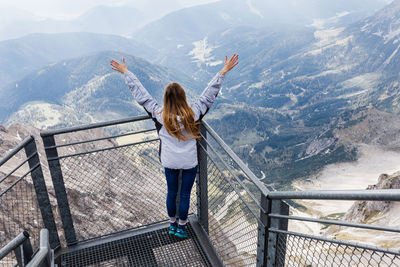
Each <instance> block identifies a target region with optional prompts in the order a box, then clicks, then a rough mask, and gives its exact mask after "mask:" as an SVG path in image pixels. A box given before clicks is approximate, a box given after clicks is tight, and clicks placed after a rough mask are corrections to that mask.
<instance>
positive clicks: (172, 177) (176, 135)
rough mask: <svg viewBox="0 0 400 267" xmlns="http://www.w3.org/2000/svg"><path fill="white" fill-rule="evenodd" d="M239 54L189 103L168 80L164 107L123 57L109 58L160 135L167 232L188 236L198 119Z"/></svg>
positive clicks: (226, 63) (228, 61) (181, 236)
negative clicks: (179, 189)
mask: <svg viewBox="0 0 400 267" xmlns="http://www.w3.org/2000/svg"><path fill="white" fill-rule="evenodd" d="M238 58H239V56H238V55H236V54H234V55H233V56H232V57H231V59H230V60H228V58H227V57H225V65H224V67H223V68H222V70H221V71H220V72H219V73H217V74H216V75H215V76H214V78H213V79H212V80H211V82H210V83H209V84H208V86H207V87H206V89H205V90H204V91H203V93H202V94H201V95H200V97H199V98H198V99H197V100H196V102H195V103H194V104H193V105H192V106H189V105H188V103H187V101H186V94H185V90H184V89H183V88H182V86H181V85H180V84H179V83H176V82H173V83H170V84H168V85H167V87H166V88H165V92H164V106H163V107H161V106H160V105H159V104H158V103H157V102H156V101H155V100H154V99H153V97H152V96H151V95H150V94H149V93H148V92H147V90H146V89H145V88H144V87H143V85H142V84H141V83H140V81H139V80H138V78H137V77H136V76H135V75H134V74H133V73H132V72H130V71H128V69H127V67H126V63H125V59H123V60H122V64H121V63H118V62H117V61H115V60H111V66H112V69H113V70H116V71H119V72H121V73H123V74H124V75H125V82H126V83H127V85H128V87H129V89H130V90H131V92H132V94H133V97H134V98H135V99H136V101H137V102H138V103H139V104H140V105H142V106H143V107H144V109H145V110H146V112H147V113H149V115H151V117H152V118H153V120H154V121H155V123H156V128H157V131H158V135H159V137H160V159H161V164H162V165H163V167H164V168H165V176H166V179H167V187H168V192H167V201H166V202H167V211H168V216H169V217H170V228H169V233H170V234H172V235H176V236H178V237H180V238H186V237H187V231H186V227H185V226H186V221H187V217H188V211H189V202H190V192H191V190H192V187H193V183H194V181H195V178H196V173H197V168H198V159H197V146H196V139H199V138H200V135H199V127H198V125H199V121H200V120H201V119H202V117H203V116H204V115H205V114H206V113H207V111H208V110H209V108H210V107H211V105H212V104H213V103H214V101H215V98H216V96H217V95H218V92H219V90H220V89H221V85H222V82H223V81H224V78H225V74H226V73H227V72H228V71H230V70H231V69H233V68H234V67H235V66H236V65H237V64H238V63H239V62H237V60H238ZM180 171H182V185H181V194H180V203H179V224H178V223H177V218H176V205H175V203H176V196H177V191H178V176H179V172H180Z"/></svg>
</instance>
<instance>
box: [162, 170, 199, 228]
mask: <svg viewBox="0 0 400 267" xmlns="http://www.w3.org/2000/svg"><path fill="white" fill-rule="evenodd" d="M197 168H198V166H196V167H194V168H192V169H186V170H182V185H181V194H180V201H179V221H180V222H181V223H184V222H186V220H187V217H188V212H189V205H190V192H191V191H192V187H193V184H194V180H195V179H196V173H197ZM179 171H180V170H176V169H168V168H165V177H166V178H167V187H168V192H167V211H168V216H169V217H170V218H171V219H175V217H176V196H177V194H178V177H179Z"/></svg>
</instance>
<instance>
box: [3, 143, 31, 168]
mask: <svg viewBox="0 0 400 267" xmlns="http://www.w3.org/2000/svg"><path fill="white" fill-rule="evenodd" d="M32 140H33V137H32V136H28V137H27V138H25V139H24V140H23V141H22V142H21V143H20V144H18V145H17V146H16V147H15V148H13V149H12V150H11V151H10V152H8V153H7V155H5V156H4V157H3V158H2V159H0V167H1V166H2V165H3V164H4V163H6V162H7V161H8V160H9V159H11V158H12V157H13V156H14V155H15V154H17V153H18V152H19V151H20V150H21V149H23V148H24V147H25V146H26V145H27V144H29V143H30V142H31V141H32Z"/></svg>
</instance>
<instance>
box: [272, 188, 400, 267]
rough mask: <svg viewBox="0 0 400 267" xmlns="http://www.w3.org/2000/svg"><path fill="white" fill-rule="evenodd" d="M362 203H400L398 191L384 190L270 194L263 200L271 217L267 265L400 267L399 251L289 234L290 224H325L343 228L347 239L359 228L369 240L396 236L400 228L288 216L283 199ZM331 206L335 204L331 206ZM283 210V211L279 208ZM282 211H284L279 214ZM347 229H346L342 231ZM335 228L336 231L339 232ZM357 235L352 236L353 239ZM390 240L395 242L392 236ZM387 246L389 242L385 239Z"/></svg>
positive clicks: (327, 238) (330, 238) (291, 232)
mask: <svg viewBox="0 0 400 267" xmlns="http://www.w3.org/2000/svg"><path fill="white" fill-rule="evenodd" d="M299 199H300V200H304V199H308V200H317V199H319V200H326V201H332V202H333V201H341V200H362V201H364V200H365V201H400V190H399V189H386V190H327V191H280V192H270V193H269V195H268V197H265V202H266V204H267V206H268V217H269V218H270V219H269V221H268V224H267V227H266V230H265V231H266V233H267V238H268V243H267V244H266V247H267V251H268V255H267V259H266V264H267V266H400V250H398V249H397V250H396V249H390V248H382V247H377V246H375V245H368V244H365V241H372V240H368V239H366V240H364V244H362V243H361V242H355V241H346V240H339V239H335V238H332V237H329V236H315V235H310V234H305V233H299V232H297V231H288V230H287V225H288V223H290V222H292V221H303V222H312V223H319V224H324V225H326V227H329V226H331V227H334V226H338V227H342V228H341V229H342V230H343V229H344V230H345V231H346V234H348V235H349V236H350V237H351V236H352V235H351V232H348V229H362V230H363V231H364V232H365V233H368V231H369V236H370V238H373V237H374V236H379V235H382V233H383V232H392V233H396V234H398V237H397V239H399V238H400V228H396V227H389V226H380V225H374V224H366V223H357V222H350V221H344V220H328V219H317V218H310V217H304V216H292V215H290V216H289V215H288V212H287V211H288V209H287V207H288V206H287V205H286V204H285V203H284V202H283V200H299ZM332 205H335V204H334V203H332ZM284 206H286V208H284V209H282V207H284ZM282 211H283V212H282ZM343 227H347V228H343ZM341 229H340V228H337V229H335V232H337V231H339V230H341ZM355 238H356V235H353V239H355ZM392 239H393V240H392V241H395V240H396V239H395V238H393V237H392ZM388 243H390V240H388Z"/></svg>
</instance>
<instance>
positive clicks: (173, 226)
mask: <svg viewBox="0 0 400 267" xmlns="http://www.w3.org/2000/svg"><path fill="white" fill-rule="evenodd" d="M176 228H178V223H177V222H174V223H170V225H169V234H170V235H175V233H176Z"/></svg>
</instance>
